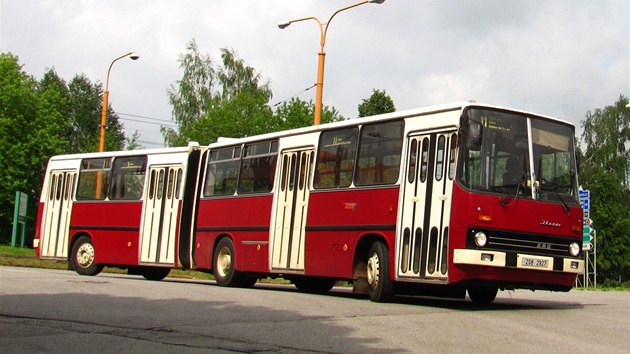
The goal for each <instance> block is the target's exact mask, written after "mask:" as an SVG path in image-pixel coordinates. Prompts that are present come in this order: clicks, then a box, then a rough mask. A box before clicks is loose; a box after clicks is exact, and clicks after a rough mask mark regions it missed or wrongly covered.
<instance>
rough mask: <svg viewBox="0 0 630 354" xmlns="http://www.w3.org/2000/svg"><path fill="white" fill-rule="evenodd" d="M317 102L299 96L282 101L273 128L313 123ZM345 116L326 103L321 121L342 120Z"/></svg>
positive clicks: (291, 127)
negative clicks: (304, 99) (303, 99)
mask: <svg viewBox="0 0 630 354" xmlns="http://www.w3.org/2000/svg"><path fill="white" fill-rule="evenodd" d="M314 112H315V104H314V103H313V101H309V102H306V101H302V100H301V99H299V98H295V97H294V98H291V100H289V101H285V102H282V104H280V105H279V106H278V107H277V108H276V111H275V113H274V119H273V124H274V126H273V130H274V131H280V130H287V129H294V128H301V127H308V126H310V125H313V115H314ZM344 119H345V118H344V117H343V116H341V115H340V114H339V112H338V111H337V110H336V109H335V108H334V107H332V108H331V107H329V106H326V105H324V107H323V108H322V118H321V123H322V124H324V123H331V122H338V121H342V120H344Z"/></svg>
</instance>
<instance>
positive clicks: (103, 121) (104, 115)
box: [98, 50, 140, 152]
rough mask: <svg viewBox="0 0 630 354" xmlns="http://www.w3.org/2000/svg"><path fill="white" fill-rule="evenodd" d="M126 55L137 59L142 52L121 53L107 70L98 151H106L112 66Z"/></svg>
mask: <svg viewBox="0 0 630 354" xmlns="http://www.w3.org/2000/svg"><path fill="white" fill-rule="evenodd" d="M124 57H129V58H131V60H137V59H138V58H140V54H138V52H136V51H135V50H132V51H130V52H129V53H127V54H125V55H121V56H119V57H118V58H116V59H114V61H112V63H111V64H109V69H108V70H107V79H106V80H105V92H103V111H102V113H101V138H100V140H99V144H98V152H103V151H105V128H106V127H107V104H108V103H107V100H108V99H109V73H110V72H111V71H112V66H113V65H114V63H115V62H116V61H117V60H118V59H122V58H124Z"/></svg>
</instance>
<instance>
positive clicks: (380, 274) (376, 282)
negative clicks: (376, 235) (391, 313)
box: [367, 241, 394, 302]
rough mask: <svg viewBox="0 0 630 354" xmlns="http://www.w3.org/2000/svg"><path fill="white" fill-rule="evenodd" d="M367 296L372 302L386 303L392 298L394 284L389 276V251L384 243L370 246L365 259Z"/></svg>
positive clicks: (378, 242)
mask: <svg viewBox="0 0 630 354" xmlns="http://www.w3.org/2000/svg"><path fill="white" fill-rule="evenodd" d="M367 282H368V294H369V295H370V299H371V300H372V301H374V302H388V301H391V300H392V299H393V298H394V283H393V282H392V279H391V278H390V276H389V251H388V249H387V246H385V244H384V243H382V242H380V241H377V242H374V244H372V247H371V248H370V253H369V254H368V259H367Z"/></svg>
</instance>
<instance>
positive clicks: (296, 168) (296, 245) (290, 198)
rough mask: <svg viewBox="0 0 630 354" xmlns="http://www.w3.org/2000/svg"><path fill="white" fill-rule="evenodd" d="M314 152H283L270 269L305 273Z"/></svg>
mask: <svg viewBox="0 0 630 354" xmlns="http://www.w3.org/2000/svg"><path fill="white" fill-rule="evenodd" d="M314 154H315V151H314V150H298V151H285V152H283V153H282V160H281V166H280V171H281V175H280V183H279V186H278V190H277V192H276V210H275V221H274V228H273V229H272V235H271V268H272V269H274V270H292V271H297V272H302V271H304V241H305V238H304V237H305V228H306V215H307V209H308V198H309V189H308V181H309V178H310V174H311V168H312V166H313V156H314Z"/></svg>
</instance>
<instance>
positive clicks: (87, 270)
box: [70, 236, 103, 275]
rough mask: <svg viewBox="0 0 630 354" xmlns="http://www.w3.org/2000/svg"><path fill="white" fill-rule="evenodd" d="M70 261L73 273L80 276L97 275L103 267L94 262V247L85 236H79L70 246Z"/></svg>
mask: <svg viewBox="0 0 630 354" xmlns="http://www.w3.org/2000/svg"><path fill="white" fill-rule="evenodd" d="M70 261H71V262H72V267H73V268H74V271H75V272H77V273H79V274H81V275H97V274H98V273H100V272H101V271H102V270H103V265H101V264H97V263H95V262H94V246H93V245H92V240H91V239H90V238H89V237H87V236H81V237H79V239H78V240H77V241H76V242H75V243H74V245H73V246H72V255H71V259H70Z"/></svg>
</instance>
